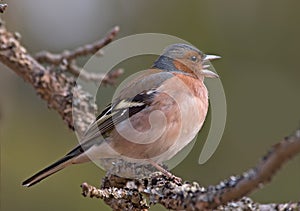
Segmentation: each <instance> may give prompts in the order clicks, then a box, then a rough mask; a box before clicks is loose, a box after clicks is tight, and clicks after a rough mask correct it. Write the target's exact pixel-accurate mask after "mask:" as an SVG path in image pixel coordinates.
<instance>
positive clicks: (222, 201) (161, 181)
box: [82, 130, 300, 210]
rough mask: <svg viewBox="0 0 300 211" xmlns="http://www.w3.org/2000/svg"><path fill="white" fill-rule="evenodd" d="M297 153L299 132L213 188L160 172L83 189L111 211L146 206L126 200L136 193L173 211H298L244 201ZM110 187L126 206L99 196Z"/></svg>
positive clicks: (111, 177) (298, 206)
mask: <svg viewBox="0 0 300 211" xmlns="http://www.w3.org/2000/svg"><path fill="white" fill-rule="evenodd" d="M299 153H300V130H297V131H296V132H295V134H293V135H291V136H289V137H287V138H285V139H284V140H282V141H281V142H279V143H277V144H276V145H274V146H273V147H272V148H271V149H270V151H269V152H268V154H267V155H266V156H264V157H263V158H262V159H261V161H260V162H259V163H258V165H257V166H256V167H255V168H253V169H250V170H248V171H246V172H245V173H243V174H242V175H239V176H231V177H230V178H228V179H226V180H224V181H221V182H220V183H219V184H218V185H215V186H209V187H201V186H200V185H199V184H198V183H195V182H193V183H189V182H184V183H183V184H178V183H176V182H174V181H172V180H170V179H168V178H166V177H165V176H164V175H163V174H162V173H160V172H157V173H154V174H152V175H151V176H150V177H149V178H145V179H143V180H132V179H126V178H120V177H117V176H114V175H107V176H106V177H105V178H104V179H103V181H102V186H101V188H100V189H97V188H95V187H92V186H90V185H87V184H86V183H85V184H84V185H83V186H82V188H83V193H84V195H85V196H87V195H89V196H91V197H100V198H103V199H104V201H105V202H106V203H107V204H108V205H110V206H111V205H115V204H118V205H119V207H113V208H114V210H128V209H126V207H128V206H129V205H130V204H131V205H132V204H137V205H140V204H143V206H145V204H144V203H143V202H144V201H145V199H144V198H139V199H140V200H139V203H137V201H135V202H134V203H133V202H132V201H130V200H129V199H130V196H132V195H139V194H143V195H144V196H147V197H148V198H149V201H150V205H151V204H156V203H159V204H162V205H163V206H165V207H166V208H167V209H172V210H212V209H217V210H226V209H230V208H231V209H233V206H236V208H237V207H239V208H241V206H242V205H243V206H244V207H245V206H246V207H247V209H246V208H245V209H242V210H284V209H283V208H284V207H285V208H286V207H290V208H293V207H294V208H295V209H294V210H300V204H299V203H287V204H282V205H277V206H274V204H269V205H261V204H258V203H254V202H252V201H251V200H250V199H248V198H247V200H246V201H245V198H244V197H245V196H247V195H248V194H249V193H250V192H252V191H254V190H256V189H257V188H259V187H261V186H262V185H264V184H266V183H268V182H270V181H271V178H272V177H273V176H274V175H275V173H276V172H277V171H278V170H279V169H280V167H281V166H282V165H283V164H284V163H285V162H287V161H288V160H290V159H291V158H293V157H294V156H295V155H297V154H299ZM84 187H89V188H84ZM111 187H115V188H117V190H118V191H120V192H122V193H123V194H125V195H126V194H129V195H126V196H124V197H123V198H126V199H127V201H126V202H127V203H125V201H120V200H121V199H120V198H119V197H115V196H114V195H113V194H109V195H106V197H103V196H101V194H100V193H103V192H106V191H109V192H110V191H111V189H110V188H111ZM124 191H125V192H124ZM120 206H122V207H120ZM148 207H149V205H148ZM268 208H269V209H268ZM292 210H293V209H292Z"/></svg>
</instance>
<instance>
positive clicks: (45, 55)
mask: <svg viewBox="0 0 300 211" xmlns="http://www.w3.org/2000/svg"><path fill="white" fill-rule="evenodd" d="M119 30H120V28H119V27H118V26H116V27H114V28H113V29H112V30H110V31H109V32H108V33H107V34H106V36H105V37H104V38H103V39H101V40H99V41H96V42H94V43H91V44H87V45H84V46H82V47H78V48H76V49H75V50H73V51H69V50H65V51H63V52H62V53H60V54H53V53H50V52H47V51H42V52H39V53H37V54H36V56H35V58H36V60H37V61H39V62H41V63H48V64H50V65H54V66H62V67H64V68H63V69H64V70H67V71H69V72H70V73H71V74H73V75H74V76H76V77H80V78H81V79H83V80H85V81H92V82H95V83H99V84H100V83H101V84H103V85H106V84H109V85H112V84H114V83H115V80H116V79H117V78H118V77H119V76H120V75H122V74H123V70H122V69H117V70H113V71H111V72H110V73H108V74H99V73H89V72H87V71H85V70H83V68H80V67H79V66H78V65H77V64H76V59H77V58H78V57H81V56H87V55H92V54H95V53H99V51H100V50H101V49H102V48H103V47H104V46H106V45H108V44H109V43H110V42H112V40H113V39H114V38H115V37H116V35H117V33H118V32H119ZM101 54H102V52H101Z"/></svg>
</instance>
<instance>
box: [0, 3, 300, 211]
mask: <svg viewBox="0 0 300 211" xmlns="http://www.w3.org/2000/svg"><path fill="white" fill-rule="evenodd" d="M6 3H8V9H7V11H6V12H5V14H4V15H3V16H2V18H3V19H4V20H5V21H6V24H7V27H8V28H9V29H10V30H11V31H18V32H19V33H20V34H21V35H22V42H23V44H24V45H25V46H26V47H27V48H28V50H29V51H30V52H31V53H33V54H34V53H36V52H38V51H40V50H49V51H52V52H61V51H62V50H64V49H72V48H74V47H76V46H79V45H82V44H85V43H89V42H93V41H94V40H97V39H99V38H101V37H102V36H103V35H104V34H105V33H106V32H107V31H108V30H109V29H110V28H112V27H113V26H115V25H119V26H120V27H121V32H120V34H119V35H118V38H122V37H124V36H127V35H132V34H136V33H145V32H156V33H165V34H170V35H174V36H177V37H180V38H182V39H184V40H187V41H189V42H191V43H192V44H194V45H195V46H197V47H198V48H200V49H201V50H203V51H204V52H208V53H216V54H219V55H221V56H222V58H223V59H222V60H220V61H217V62H214V67H215V68H216V70H217V71H218V73H219V75H220V76H221V79H222V82H223V86H224V89H225V93H226V97H227V106H228V116H227V125H226V129H225V133H224V136H223V139H222V141H221V144H220V145H219V147H218V149H217V151H216V153H215V154H214V155H213V157H212V158H211V159H210V160H209V161H208V162H207V163H205V164H204V165H199V164H198V158H199V155H200V152H201V148H202V146H203V142H201V140H205V137H206V135H207V132H208V129H209V120H208V122H207V123H206V124H205V126H204V129H203V131H202V132H201V133H200V135H199V136H198V141H197V143H196V145H195V147H194V148H193V150H192V152H191V153H190V154H189V156H188V157H187V158H186V159H185V160H184V161H183V162H182V163H181V164H180V165H178V166H177V167H176V168H175V169H173V172H174V173H175V174H176V175H178V176H180V177H182V178H184V179H185V180H190V181H198V182H199V183H200V184H202V185H205V186H207V185H209V184H216V183H218V182H219V181H220V180H222V179H224V178H227V177H228V176H230V175H233V174H239V173H241V172H243V171H245V170H246V169H248V168H250V167H252V166H254V165H255V164H256V163H257V161H258V160H259V158H260V157H261V156H262V155H264V154H265V153H266V151H267V150H268V149H269V147H270V146H271V145H273V144H274V143H276V142H277V141H279V140H280V139H281V138H282V137H284V136H286V135H288V134H290V133H291V132H293V131H294V130H295V129H296V128H297V127H299V120H300V110H299V108H300V97H299V91H300V90H299V89H300V83H299V79H300V69H299V52H300V41H299V37H300V27H299V23H300V13H299V9H300V2H299V1H292V0H288V1H279V0H266V1H260V0H253V1H238V0H228V1H226V2H225V1H222V0H210V1H202V0H200V1H199V0H198V1H196V0H195V1H180V0H165V1H159V0H153V1H145V0H144V1H141V0H131V1H120V0H119V1H109V0H101V1H97V0H87V1H79V0H74V1H72V2H71V1H60V0H51V1H37V0H27V1H17V0H9V1H6ZM153 59H154V57H141V58H133V59H132V60H128V61H124V62H122V63H121V64H119V66H120V67H123V68H124V69H125V71H126V74H125V75H124V77H126V75H129V74H130V73H133V72H136V71H139V70H141V69H145V68H147V67H149V65H150V64H151V62H152V60H153ZM99 68H101V67H99ZM105 91H106V94H105V96H110V95H111V93H112V92H113V91H114V88H111V87H109V88H106V89H105ZM108 100H109V98H107V99H105V97H103V98H101V99H98V102H99V107H100V108H101V107H102V108H103V106H104V105H105V104H106V103H107V102H108ZM0 114H1V115H0V132H1V133H0V139H1V211H2V210H3V211H8V210H9V211H13V210H32V211H33V210H45V211H46V210H73V211H76V210H110V209H109V208H108V207H107V206H106V205H105V204H104V203H103V202H102V201H101V200H96V199H88V198H83V197H82V196H81V195H80V187H79V185H80V184H81V183H82V182H84V181H86V182H89V183H91V184H94V185H98V184H99V183H100V179H101V178H102V177H103V175H104V174H105V173H104V171H102V170H100V169H99V168H98V167H97V166H95V165H94V164H93V163H90V164H82V165H77V166H73V167H71V168H67V169H65V170H64V171H62V172H61V173H58V174H56V175H55V176H52V177H51V178H49V179H47V180H46V181H45V182H42V183H40V184H39V185H37V186H34V187H32V188H30V189H27V188H24V187H22V186H21V182H22V181H23V180H24V179H25V178H27V177H28V176H31V175H32V174H33V173H35V172H36V171H37V170H39V169H41V168H43V167H45V166H46V165H48V164H50V163H51V162H52V161H55V160H56V159H57V158H59V157H60V156H62V155H63V154H65V153H66V152H67V151H68V150H69V149H70V148H71V147H73V146H74V145H75V144H77V140H76V137H75V135H74V134H73V132H72V131H70V130H69V129H68V128H67V127H66V125H65V124H64V123H63V121H61V118H60V117H59V116H58V115H57V113H56V112H54V111H51V110H49V109H48V108H47V106H46V104H45V102H43V101H42V100H41V99H40V98H39V97H37V96H36V94H35V91H34V90H33V88H32V87H31V86H30V85H28V84H26V83H25V82H24V81H23V80H22V79H20V78H19V77H18V76H16V75H15V73H13V72H12V71H10V70H9V69H7V68H6V67H4V66H3V65H1V66H0ZM299 178H300V156H298V157H296V158H295V159H294V160H292V161H291V162H289V163H288V164H287V165H286V166H284V168H283V169H282V170H281V171H280V172H279V173H278V174H277V175H276V176H275V178H274V179H273V181H272V183H271V184H270V185H267V186H266V187H264V188H263V189H262V190H258V191H256V192H255V193H253V194H251V197H252V198H253V199H254V200H257V201H259V202H262V203H268V202H286V201H290V200H292V201H295V200H299V199H300V188H299V187H300V180H299ZM153 210H162V208H161V207H160V206H155V207H153Z"/></svg>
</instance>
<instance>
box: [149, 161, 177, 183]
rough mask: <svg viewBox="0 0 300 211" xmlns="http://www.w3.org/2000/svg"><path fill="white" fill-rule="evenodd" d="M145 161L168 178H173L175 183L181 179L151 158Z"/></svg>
mask: <svg viewBox="0 0 300 211" xmlns="http://www.w3.org/2000/svg"><path fill="white" fill-rule="evenodd" d="M147 161H148V162H149V163H150V164H151V165H152V166H153V167H155V168H156V169H157V170H158V171H160V172H161V173H163V174H164V175H165V176H166V177H168V178H169V179H171V180H173V181H174V182H175V183H177V184H181V182H182V179H181V178H180V177H176V176H175V175H174V174H172V173H171V172H169V171H167V170H166V169H164V168H163V167H161V166H160V165H159V164H158V163H155V162H154V161H153V160H151V159H147Z"/></svg>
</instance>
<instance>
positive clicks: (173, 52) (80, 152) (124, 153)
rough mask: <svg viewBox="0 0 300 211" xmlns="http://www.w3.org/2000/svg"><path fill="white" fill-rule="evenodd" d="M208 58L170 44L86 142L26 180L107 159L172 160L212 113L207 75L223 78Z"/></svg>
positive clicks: (91, 130) (28, 182)
mask: <svg viewBox="0 0 300 211" xmlns="http://www.w3.org/2000/svg"><path fill="white" fill-rule="evenodd" d="M218 58H220V57H219V56H215V55H205V54H203V53H202V52H201V51H200V50H198V49H197V48H195V47H193V46H190V45H187V44H173V45H170V46H168V47H167V48H166V49H165V50H164V51H163V54H162V55H160V56H159V58H158V59H157V60H156V61H155V62H154V64H153V66H152V67H151V68H150V69H148V70H145V71H142V72H141V73H139V74H138V76H136V77H135V78H134V79H133V80H131V81H130V82H129V83H127V84H126V85H125V86H124V87H123V89H122V90H121V91H120V92H119V93H118V94H117V97H116V98H115V99H114V100H113V101H112V103H111V104H109V105H108V106H107V107H106V108H105V109H104V110H103V111H102V112H101V114H100V115H99V116H98V117H97V118H96V120H95V121H94V122H93V123H92V124H91V125H90V126H89V127H88V129H87V131H86V132H85V135H84V137H83V140H82V141H81V144H80V145H78V146H76V147H75V148H74V149H73V150H71V151H70V152H69V153H67V154H66V155H65V156H64V157H63V158H61V159H60V160H58V161H57V162H55V163H53V164H52V165H50V166H48V167H47V168H45V169H43V170H41V171H40V172H38V173H37V174H35V175H33V176H32V177H30V178H29V179H27V180H26V181H24V182H23V185H24V186H27V187H29V186H32V185H34V184H36V183H38V182H40V181H41V180H43V179H45V178H46V177H48V176H50V175H52V174H54V173H55V172H57V171H60V170H61V169H63V168H65V167H67V166H69V165H70V164H78V163H83V162H87V161H91V160H99V159H103V158H122V159H124V160H128V161H130V162H137V163H147V164H149V163H150V164H151V165H153V166H154V167H155V168H157V169H158V170H161V171H162V172H163V173H166V174H169V175H172V174H170V173H169V172H168V171H166V170H164V169H163V168H162V167H161V166H160V164H161V163H162V162H163V161H167V160H169V159H171V158H172V157H173V156H174V155H175V154H176V153H177V152H179V151H180V150H181V149H182V148H184V147H185V146H186V145H187V144H188V143H189V142H190V141H192V139H193V138H194V137H195V136H196V135H197V133H198V132H199V130H200V129H201V127H202V125H203V123H204V121H205V118H206V114H207V110H208V92H207V89H206V87H205V85H204V83H203V80H204V78H205V77H209V78H217V77H218V75H217V74H216V73H214V72H212V71H210V70H208V67H209V64H205V63H206V62H207V61H210V60H214V59H218Z"/></svg>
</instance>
